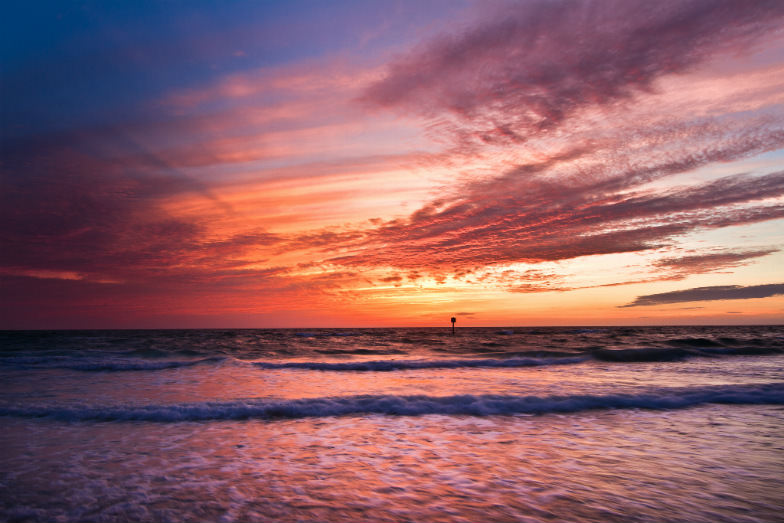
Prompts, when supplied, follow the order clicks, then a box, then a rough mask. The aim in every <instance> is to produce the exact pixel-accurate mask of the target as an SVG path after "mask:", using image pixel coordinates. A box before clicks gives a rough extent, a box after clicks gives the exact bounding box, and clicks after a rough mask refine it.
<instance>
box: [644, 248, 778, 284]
mask: <svg viewBox="0 0 784 523" xmlns="http://www.w3.org/2000/svg"><path fill="white" fill-rule="evenodd" d="M774 252H779V250H778V249H759V250H751V251H722V252H714V253H709V254H691V255H687V256H678V257H668V258H662V259H661V260H658V261H656V262H655V263H654V264H653V265H654V267H655V268H656V269H660V270H664V271H666V272H667V273H669V276H665V278H666V279H683V278H685V277H687V276H689V275H691V274H702V273H706V272H713V271H718V270H722V269H729V268H734V267H739V266H742V265H746V264H748V263H749V261H750V260H753V259H755V258H759V257H762V256H767V255H768V254H773V253H774Z"/></svg>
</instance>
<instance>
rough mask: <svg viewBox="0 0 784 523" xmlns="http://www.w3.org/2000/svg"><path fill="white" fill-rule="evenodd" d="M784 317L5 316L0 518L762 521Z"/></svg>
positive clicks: (779, 421)
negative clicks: (162, 324) (41, 319)
mask: <svg viewBox="0 0 784 523" xmlns="http://www.w3.org/2000/svg"><path fill="white" fill-rule="evenodd" d="M782 369H784V327H781V326H754V327H645V328H629V327H623V328H458V329H457V332H456V334H455V335H454V336H453V335H452V334H451V331H450V330H449V329H416V328H401V329H303V330H296V329H273V330H155V331H152V330H150V331H35V332H22V331H14V332H0V378H1V379H2V381H1V383H2V384H3V387H2V389H0V420H1V421H0V422H1V423H2V425H3V430H2V431H0V520H1V521H20V522H22V521H129V520H145V521H201V520H206V519H209V520H220V521H326V522H331V521H358V520H364V521H444V522H446V521H510V522H511V521H574V522H592V521H597V522H598V521H610V522H615V521H617V522H636V521H639V522H648V521H651V522H653V521H656V522H668V521H672V522H676V521H692V522H719V521H727V522H743V521H749V522H751V521H755V522H760V521H762V522H767V521H770V522H773V521H780V515H781V513H782V510H784V497H782V495H781V493H782V491H783V490H782V489H784V373H783V372H782Z"/></svg>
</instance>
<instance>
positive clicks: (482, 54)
mask: <svg viewBox="0 0 784 523" xmlns="http://www.w3.org/2000/svg"><path fill="white" fill-rule="evenodd" d="M782 17H784V4H782V3H781V2H777V1H775V0H772V1H760V2H753V3H751V4H748V3H741V2H736V1H733V0H692V1H665V2H648V1H644V0H637V1H630V0H617V1H612V0H610V1H602V2H588V1H583V2H571V1H565V0H560V1H559V0H556V1H543V0H541V1H531V2H524V3H515V4H512V5H508V6H505V7H504V8H501V9H497V10H495V11H494V12H492V14H491V15H489V16H487V17H486V18H485V19H484V20H482V21H480V22H478V23H475V24H474V25H472V26H470V27H468V28H466V29H464V30H463V31H456V32H455V33H453V34H444V35H441V36H439V37H437V38H434V39H432V40H430V41H429V42H426V43H425V44H423V45H420V46H418V47H417V48H415V49H414V50H413V51H411V52H410V53H408V54H407V55H405V56H403V57H401V58H399V59H398V60H397V61H394V62H393V63H391V64H390V65H389V67H388V68H387V73H386V75H385V76H384V77H383V78H381V79H380V80H379V81H377V82H375V83H374V84H372V85H370V86H369V87H368V88H367V89H366V91H365V92H364V94H363V96H362V97H361V100H362V101H363V102H365V103H366V104H368V105H371V106H379V107H392V108H401V109H403V110H407V111H413V112H416V113H420V114H423V115H425V116H428V117H430V118H434V119H435V120H438V119H439V118H440V120H439V123H438V124H437V125H438V127H439V128H440V129H441V130H442V131H443V130H444V128H445V127H447V128H448V127H450V126H452V127H453V128H452V132H454V133H455V135H456V136H458V135H459V136H460V137H461V139H462V140H463V141H465V142H474V143H480V144H482V143H516V142H521V141H525V140H526V139H527V138H528V136H530V135H531V134H533V133H539V132H542V131H547V130H552V129H554V128H557V127H559V126H561V125H563V123H564V122H565V121H567V120H568V119H569V118H571V117H572V116H574V115H575V114H576V113H577V112H579V111H580V110H582V109H586V108H590V107H610V106H612V105H614V104H616V103H618V102H621V101H627V100H630V99H631V98H633V97H634V96H635V95H637V94H639V93H648V92H651V91H652V90H654V89H655V82H656V80H657V79H659V78H661V77H663V76H666V75H672V74H679V73H685V72H689V71H691V70H693V69H694V68H695V67H696V66H698V65H700V64H702V63H704V62H705V61H707V60H709V59H710V58H712V57H714V56H715V55H717V54H718V53H722V52H740V51H743V50H745V49H747V48H748V47H749V46H751V45H752V44H753V43H754V42H755V41H758V40H759V39H761V38H763V37H764V36H765V35H767V34H770V33H772V32H774V31H776V30H778V29H780V27H781V24H782ZM444 118H447V120H444ZM450 118H451V120H449V119H450ZM445 122H447V123H445Z"/></svg>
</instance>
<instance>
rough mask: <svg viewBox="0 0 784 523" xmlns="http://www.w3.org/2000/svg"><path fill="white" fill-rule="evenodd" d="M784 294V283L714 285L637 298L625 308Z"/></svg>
mask: <svg viewBox="0 0 784 523" xmlns="http://www.w3.org/2000/svg"><path fill="white" fill-rule="evenodd" d="M782 294H784V283H771V284H766V285H749V286H741V285H715V286H711V287H695V288H693V289H684V290H682V291H672V292H662V293H658V294H648V295H646V296H638V297H637V299H636V300H634V301H633V302H631V303H629V304H628V305H622V306H621V308H626V307H641V306H647V305H661V304H665V303H685V302H693V301H717V300H751V299H756V298H769V297H771V296H780V295H782Z"/></svg>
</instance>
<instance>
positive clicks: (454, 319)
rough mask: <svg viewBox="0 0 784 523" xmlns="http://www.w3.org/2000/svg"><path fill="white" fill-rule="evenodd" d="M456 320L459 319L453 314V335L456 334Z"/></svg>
mask: <svg viewBox="0 0 784 523" xmlns="http://www.w3.org/2000/svg"><path fill="white" fill-rule="evenodd" d="M456 321H457V318H455V317H454V316H453V317H452V336H454V335H455V322H456Z"/></svg>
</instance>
